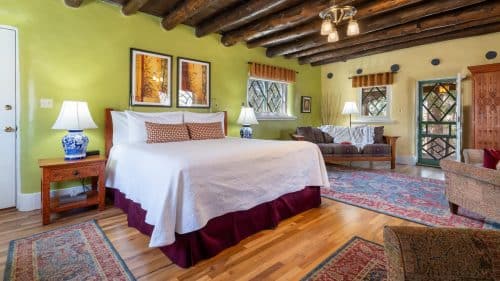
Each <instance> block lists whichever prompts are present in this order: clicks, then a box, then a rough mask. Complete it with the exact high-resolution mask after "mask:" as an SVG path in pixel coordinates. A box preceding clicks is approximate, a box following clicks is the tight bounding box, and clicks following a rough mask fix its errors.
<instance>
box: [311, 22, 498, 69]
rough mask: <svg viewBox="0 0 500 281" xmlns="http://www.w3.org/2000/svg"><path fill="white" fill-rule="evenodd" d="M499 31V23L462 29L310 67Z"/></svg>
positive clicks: (324, 61)
mask: <svg viewBox="0 0 500 281" xmlns="http://www.w3.org/2000/svg"><path fill="white" fill-rule="evenodd" d="M499 31H500V23H497V24H490V25H485V26H478V27H472V28H468V29H464V30H461V31H458V32H451V33H447V34H444V35H439V36H434V37H428V38H423V39H419V40H414V41H410V42H405V43H400V44H395V45H388V46H384V47H380V48H374V49H371V50H368V51H363V52H360V53H355V54H351V55H348V56H344V57H340V58H332V59H328V60H323V61H318V62H315V63H312V66H320V65H325V64H330V63H336V62H341V61H346V60H349V59H355V58H359V57H364V56H371V55H376V54H380V53H385V52H390V51H395V50H401V49H406V48H411V47H415V46H421V45H426V44H432V43H438V42H442V41H447V40H453V39H460V38H464V37H471V36H478V35H483V34H488V33H493V32H499Z"/></svg>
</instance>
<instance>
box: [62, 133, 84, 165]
mask: <svg viewBox="0 0 500 281" xmlns="http://www.w3.org/2000/svg"><path fill="white" fill-rule="evenodd" d="M88 144H89V138H88V137H87V136H86V135H84V134H83V130H69V131H68V134H67V135H65V136H64V137H63V139H62V146H63V149H64V160H78V159H84V158H85V157H87V145H88Z"/></svg>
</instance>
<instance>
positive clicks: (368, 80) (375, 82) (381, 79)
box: [352, 72, 394, 88]
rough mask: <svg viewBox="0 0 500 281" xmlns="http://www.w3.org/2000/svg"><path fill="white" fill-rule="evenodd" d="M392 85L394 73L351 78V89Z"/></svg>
mask: <svg viewBox="0 0 500 281" xmlns="http://www.w3.org/2000/svg"><path fill="white" fill-rule="evenodd" d="M392 83H394V73H392V72H384V73H375V74H368V75H360V76H353V77H352V87H353V88H360V87H370V86H381V85H392Z"/></svg>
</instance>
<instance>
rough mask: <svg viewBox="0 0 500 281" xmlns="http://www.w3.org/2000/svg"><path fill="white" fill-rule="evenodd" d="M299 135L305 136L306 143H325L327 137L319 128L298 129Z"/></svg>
mask: <svg viewBox="0 0 500 281" xmlns="http://www.w3.org/2000/svg"><path fill="white" fill-rule="evenodd" d="M297 134H298V135H301V136H304V140H305V141H310V142H313V143H324V142H325V137H324V136H323V132H322V131H321V130H320V129H318V128H313V127H298V128H297Z"/></svg>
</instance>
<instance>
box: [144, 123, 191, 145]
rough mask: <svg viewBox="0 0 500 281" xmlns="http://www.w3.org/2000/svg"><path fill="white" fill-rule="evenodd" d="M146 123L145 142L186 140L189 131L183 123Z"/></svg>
mask: <svg viewBox="0 0 500 281" xmlns="http://www.w3.org/2000/svg"><path fill="white" fill-rule="evenodd" d="M145 123H146V132H147V136H148V137H147V140H146V142H147V143H163V142H176V141H188V140H189V132H188V129H187V127H186V125H184V124H158V123H151V122H145Z"/></svg>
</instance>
